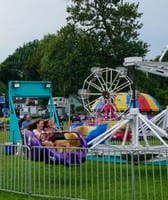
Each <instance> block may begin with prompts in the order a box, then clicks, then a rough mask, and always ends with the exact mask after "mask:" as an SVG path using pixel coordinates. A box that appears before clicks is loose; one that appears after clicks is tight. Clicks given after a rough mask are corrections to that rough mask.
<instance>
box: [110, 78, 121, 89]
mask: <svg viewBox="0 0 168 200" xmlns="http://www.w3.org/2000/svg"><path fill="white" fill-rule="evenodd" d="M119 82H120V78H119V79H118V80H117V82H116V83H115V85H114V87H113V88H112V90H113V91H115V89H116V88H117V87H118V85H119Z"/></svg>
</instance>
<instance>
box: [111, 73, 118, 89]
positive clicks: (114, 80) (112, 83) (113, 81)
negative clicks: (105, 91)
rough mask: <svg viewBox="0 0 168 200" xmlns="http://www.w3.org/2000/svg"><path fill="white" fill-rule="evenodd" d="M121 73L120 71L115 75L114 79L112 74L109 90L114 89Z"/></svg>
mask: <svg viewBox="0 0 168 200" xmlns="http://www.w3.org/2000/svg"><path fill="white" fill-rule="evenodd" d="M119 75H120V73H119V72H118V73H117V75H116V76H115V78H114V79H113V80H112V76H111V78H110V79H111V86H110V87H109V90H111V89H112V87H113V85H115V82H116V80H117V78H118V77H119Z"/></svg>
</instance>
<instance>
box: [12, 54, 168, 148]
mask: <svg viewBox="0 0 168 200" xmlns="http://www.w3.org/2000/svg"><path fill="white" fill-rule="evenodd" d="M164 53H165V52H164ZM162 57H163V55H162ZM123 65H124V66H125V67H120V68H117V69H115V70H114V69H110V68H104V69H102V68H92V73H91V75H90V76H88V77H87V79H86V80H85V81H84V84H83V88H82V89H81V90H80V94H81V99H82V101H83V105H84V107H85V109H86V110H87V111H88V112H89V113H90V114H91V115H92V116H93V117H99V116H100V115H101V112H102V111H104V119H105V120H106V121H107V119H108V118H110V120H112V119H117V123H116V124H115V125H114V126H112V127H111V128H109V129H108V130H107V131H105V132H104V133H102V134H101V135H99V136H97V137H96V138H94V139H92V140H91V141H89V142H88V145H90V146H91V147H90V148H95V147H96V148H97V147H98V146H99V147H100V148H101V143H102V142H103V141H105V145H106V147H110V148H115V149H116V148H119V149H126V148H127V149H130V150H136V149H138V150H142V149H148V150H150V149H152V150H153V149H158V148H165V147H166V148H167V147H168V143H167V141H166V140H164V139H165V138H166V139H168V134H167V132H166V130H167V129H168V108H166V109H165V110H163V111H162V112H161V113H159V114H158V115H156V116H155V117H153V118H152V119H150V120H149V119H147V118H146V117H145V116H144V115H142V114H141V113H140V112H139V109H137V108H135V100H136V92H135V82H134V80H133V81H132V80H131V79H130V78H129V77H128V76H127V69H128V68H132V69H133V70H136V69H137V70H141V71H143V72H147V73H152V74H156V75H159V76H163V77H168V63H166V62H161V61H159V62H150V61H142V58H140V57H131V58H125V61H124V64H123ZM132 84H133V90H132V87H131V85H132ZM32 88H33V89H32ZM130 91H132V92H130ZM122 92H127V93H130V94H129V95H130V98H129V99H128V100H127V108H129V109H125V110H124V111H123V110H122V111H121V110H120V108H118V106H117V104H116V103H115V102H116V99H117V98H118V97H117V94H118V93H122ZM16 97H24V98H26V97H45V98H49V99H50V102H51V103H50V117H52V115H53V113H54V115H55V118H56V122H57V126H58V128H60V124H59V120H58V116H57V112H56V109H55V107H54V103H53V99H52V87H51V82H49V81H42V82H37V81H32V82H30V81H29V82H26V81H10V82H9V105H10V118H11V120H10V121H11V122H10V141H12V142H13V143H14V144H16V143H17V141H19V140H22V136H21V133H20V130H19V126H18V123H17V118H16V113H15V107H14V101H13V99H14V98H16ZM118 101H120V104H121V106H122V98H119V99H118ZM131 104H133V108H131V107H132V105H131ZM102 105H103V106H102ZM123 127H124V138H123V141H122V143H121V144H120V145H115V144H111V143H110V141H111V139H112V138H113V137H114V136H115V133H116V132H117V131H118V130H120V129H123ZM130 131H131V133H132V140H131V144H130V143H129V145H127V142H126V140H127V136H128V133H129V132H130ZM149 135H150V136H153V137H155V138H157V140H158V141H159V145H158V146H153V145H152V146H151V145H150V143H149V141H148V136H149ZM140 137H141V138H143V141H144V144H143V145H142V144H140V141H139V138H140ZM103 148H104V146H103Z"/></svg>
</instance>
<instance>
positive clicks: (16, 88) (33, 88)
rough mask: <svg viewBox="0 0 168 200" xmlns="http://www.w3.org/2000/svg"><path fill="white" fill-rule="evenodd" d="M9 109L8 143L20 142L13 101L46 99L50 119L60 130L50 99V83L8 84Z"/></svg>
mask: <svg viewBox="0 0 168 200" xmlns="http://www.w3.org/2000/svg"><path fill="white" fill-rule="evenodd" d="M8 92H9V109H10V142H12V143H13V144H17V142H18V141H22V135H21V132H20V128H19V124H18V119H17V117H16V112H15V105H14V99H15V98H16V97H18V98H19V97H22V98H28V97H29V98H48V99H49V100H50V109H49V110H50V118H52V117H53V115H54V117H55V121H56V123H57V127H58V129H61V126H60V123H59V118H58V115H57V111H56V108H55V105H54V102H53V98H52V82H51V81H10V82H9V84H8Z"/></svg>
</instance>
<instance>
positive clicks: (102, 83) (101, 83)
mask: <svg viewBox="0 0 168 200" xmlns="http://www.w3.org/2000/svg"><path fill="white" fill-rule="evenodd" d="M96 78H97V80H98V81H99V83H100V85H101V88H102V89H103V90H105V87H104V85H105V82H103V81H101V80H100V78H101V79H102V78H103V77H102V76H100V78H99V76H98V75H97V74H96Z"/></svg>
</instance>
